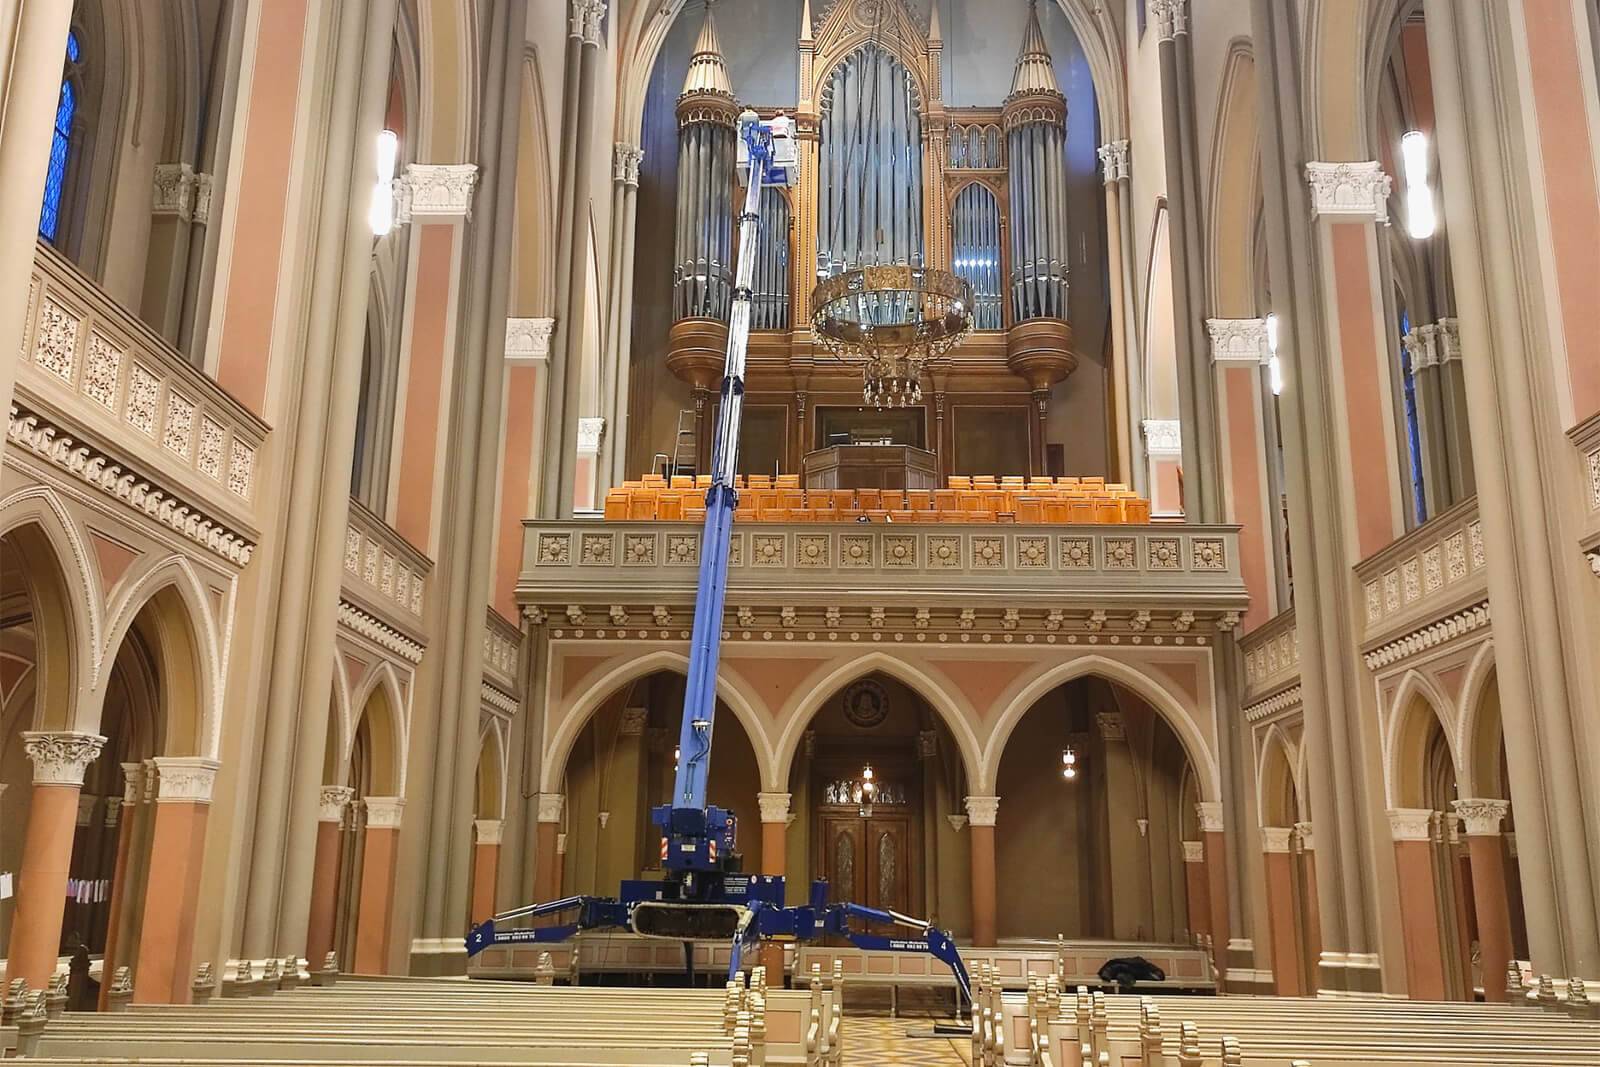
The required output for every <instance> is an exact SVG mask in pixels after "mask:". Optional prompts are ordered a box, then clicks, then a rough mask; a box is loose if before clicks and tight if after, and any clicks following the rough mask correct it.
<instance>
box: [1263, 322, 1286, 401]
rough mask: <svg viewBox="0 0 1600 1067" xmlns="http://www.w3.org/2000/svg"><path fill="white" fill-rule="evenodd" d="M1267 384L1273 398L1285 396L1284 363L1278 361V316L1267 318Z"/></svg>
mask: <svg viewBox="0 0 1600 1067" xmlns="http://www.w3.org/2000/svg"><path fill="white" fill-rule="evenodd" d="M1267 384H1268V385H1269V386H1271V387H1272V395H1273V396H1282V395H1283V363H1282V362H1280V361H1279V359H1278V316H1277V315H1276V314H1271V315H1268V316H1267Z"/></svg>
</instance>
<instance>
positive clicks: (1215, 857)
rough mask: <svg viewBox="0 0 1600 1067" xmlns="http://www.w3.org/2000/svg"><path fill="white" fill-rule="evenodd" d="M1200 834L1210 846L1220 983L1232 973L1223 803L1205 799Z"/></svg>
mask: <svg viewBox="0 0 1600 1067" xmlns="http://www.w3.org/2000/svg"><path fill="white" fill-rule="evenodd" d="M1195 808H1196V809H1197V812H1198V814H1199V816H1200V835H1201V839H1202V840H1203V841H1204V842H1205V846H1206V895H1207V899H1208V900H1209V902H1210V905H1211V938H1212V941H1213V943H1214V944H1215V945H1216V956H1217V972H1218V981H1219V984H1225V982H1226V979H1227V976H1228V936H1229V930H1228V852H1227V846H1226V838H1225V837H1224V836H1223V828H1222V804H1221V803H1219V802H1217V801H1204V800H1203V801H1201V802H1200V803H1198V804H1196V805H1195Z"/></svg>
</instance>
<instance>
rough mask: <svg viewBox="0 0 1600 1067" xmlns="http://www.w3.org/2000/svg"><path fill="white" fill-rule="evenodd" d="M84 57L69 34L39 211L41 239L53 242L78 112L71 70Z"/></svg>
mask: <svg viewBox="0 0 1600 1067" xmlns="http://www.w3.org/2000/svg"><path fill="white" fill-rule="evenodd" d="M82 55H83V46H82V45H81V43H80V42H79V41H78V31H77V30H73V31H72V32H71V33H69V34H67V68H68V69H67V72H66V74H65V76H64V77H63V78H62V79H61V99H60V100H59V101H57V103H56V124H55V129H54V130H53V131H52V132H51V137H50V165H49V168H48V169H47V170H46V171H45V175H44V203H43V205H41V207H40V209H39V236H40V237H43V238H44V239H45V240H46V241H54V240H55V239H56V233H57V231H58V230H59V229H60V228H61V193H62V190H63V189H65V187H66V184H67V159H68V156H69V154H70V153H71V150H72V119H73V116H74V115H75V114H76V113H77V110H78V89H77V86H76V85H75V84H74V82H73V70H72V68H73V67H74V66H76V65H77V63H78V61H79V59H80V58H81V57H82Z"/></svg>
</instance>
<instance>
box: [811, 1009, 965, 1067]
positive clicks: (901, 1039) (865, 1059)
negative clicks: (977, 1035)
mask: <svg viewBox="0 0 1600 1067" xmlns="http://www.w3.org/2000/svg"><path fill="white" fill-rule="evenodd" d="M935 1019H938V1020H940V1021H943V1022H950V1021H952V1020H951V1018H950V1001H949V996H948V994H945V995H943V996H941V997H938V998H936V999H932V1000H928V999H925V998H922V997H919V996H918V995H917V993H916V991H914V990H908V991H906V992H905V993H904V994H902V997H901V1002H900V1015H899V1018H893V1019H892V1018H890V1017H889V1000H888V997H887V996H882V997H877V996H874V995H873V994H871V993H868V992H866V991H852V992H851V993H850V994H849V995H848V996H847V998H846V1000H845V1011H844V1021H843V1029H844V1062H845V1067H970V1064H971V1062H972V1041H971V1039H970V1038H967V1037H908V1036H907V1034H908V1032H916V1031H920V1032H923V1033H927V1032H928V1031H930V1030H931V1029H932V1027H933V1022H934V1020H935Z"/></svg>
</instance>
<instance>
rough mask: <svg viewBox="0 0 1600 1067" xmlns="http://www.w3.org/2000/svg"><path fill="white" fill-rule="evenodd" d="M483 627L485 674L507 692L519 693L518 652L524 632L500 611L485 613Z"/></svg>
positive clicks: (492, 610)
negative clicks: (507, 619) (508, 620)
mask: <svg viewBox="0 0 1600 1067" xmlns="http://www.w3.org/2000/svg"><path fill="white" fill-rule="evenodd" d="M484 614H485V621H484V627H483V673H484V675H485V676H486V677H487V678H488V679H489V680H490V681H492V682H493V683H494V684H495V685H496V686H498V687H500V688H502V689H505V690H506V691H507V692H510V693H515V692H516V691H517V650H518V649H519V648H520V647H521V645H522V631H521V630H518V629H517V628H516V627H515V626H514V625H512V624H511V623H509V622H507V621H506V620H505V619H504V618H503V617H502V616H501V615H500V613H499V612H498V611H495V610H494V609H493V608H489V609H487V610H486V611H485V613H484Z"/></svg>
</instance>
